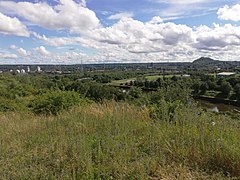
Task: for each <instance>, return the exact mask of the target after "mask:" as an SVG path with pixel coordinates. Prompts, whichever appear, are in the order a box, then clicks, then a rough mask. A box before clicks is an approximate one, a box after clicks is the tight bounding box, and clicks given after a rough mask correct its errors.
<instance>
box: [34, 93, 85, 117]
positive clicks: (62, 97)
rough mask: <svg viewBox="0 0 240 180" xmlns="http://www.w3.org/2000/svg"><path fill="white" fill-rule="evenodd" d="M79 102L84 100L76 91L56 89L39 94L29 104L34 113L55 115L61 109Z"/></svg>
mask: <svg viewBox="0 0 240 180" xmlns="http://www.w3.org/2000/svg"><path fill="white" fill-rule="evenodd" d="M80 102H84V100H82V99H81V98H80V96H79V94H78V93H76V92H74V91H60V90H57V91H49V92H47V93H45V94H42V95H39V96H38V97H37V98H36V99H35V100H34V101H33V102H32V103H31V105H30V106H31V107H32V110H33V112H34V113H36V114H48V115H49V114H53V115H57V114H58V113H59V112H61V111H62V110H67V109H69V108H70V107H72V106H73V105H76V104H79V103H80Z"/></svg>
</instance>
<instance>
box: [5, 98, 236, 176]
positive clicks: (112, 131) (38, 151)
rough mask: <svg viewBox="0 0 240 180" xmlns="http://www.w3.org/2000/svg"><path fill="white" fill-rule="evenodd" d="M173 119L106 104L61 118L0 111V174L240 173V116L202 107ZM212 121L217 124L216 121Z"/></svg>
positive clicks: (181, 113)
mask: <svg viewBox="0 0 240 180" xmlns="http://www.w3.org/2000/svg"><path fill="white" fill-rule="evenodd" d="M174 118H175V119H176V121H175V123H169V122H163V121H157V122H156V121H154V120H152V119H151V118H150V115H149V111H148V109H147V108H143V109H141V108H138V107H135V106H131V105H128V104H126V103H115V102H106V103H103V104H92V105H88V106H86V107H76V108H73V109H72V110H70V111H68V112H64V113H62V114H61V115H59V116H57V117H44V116H34V115H32V114H27V113H23V114H21V113H9V114H2V115H0V123H1V126H0V179H56V178H57V179H227V178H233V177H236V178H239V177H240V154H239V152H240V144H239V143H240V142H239V137H240V131H239V122H237V121H234V120H232V119H230V118H228V117H226V116H221V115H220V116H217V115H213V114H206V113H203V112H201V113H200V114H199V110H197V109H181V111H179V112H176V114H175V116H174ZM213 122H214V123H215V125H214V123H213Z"/></svg>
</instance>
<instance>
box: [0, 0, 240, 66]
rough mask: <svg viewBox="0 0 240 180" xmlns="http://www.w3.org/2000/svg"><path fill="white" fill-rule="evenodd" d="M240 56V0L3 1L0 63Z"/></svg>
mask: <svg viewBox="0 0 240 180" xmlns="http://www.w3.org/2000/svg"><path fill="white" fill-rule="evenodd" d="M200 56H207V57H211V58H215V59H219V60H228V61H233V60H240V0H14V1H9V0H0V64H13V63H15V64H16V63H18V64H23V63H24V64H26V63H27V64H33V63H38V64H39V63H44V64H46V63H51V64H56V63H61V64H74V63H81V62H83V63H103V62H105V63H108V62H109V63H110V62H111V63H114V62H116V63H119V62H171V61H181V62H186V61H193V60H194V59H197V58H199V57H200Z"/></svg>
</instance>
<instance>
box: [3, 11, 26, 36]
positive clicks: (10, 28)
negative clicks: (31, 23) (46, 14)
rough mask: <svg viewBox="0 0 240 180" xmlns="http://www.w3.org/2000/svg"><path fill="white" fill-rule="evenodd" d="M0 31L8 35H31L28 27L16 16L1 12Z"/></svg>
mask: <svg viewBox="0 0 240 180" xmlns="http://www.w3.org/2000/svg"><path fill="white" fill-rule="evenodd" d="M0 33H2V34H6V35H16V36H26V37H27V36H29V32H28V30H27V27H26V26H25V25H24V24H23V23H21V22H20V21H19V20H18V19H17V18H16V17H14V18H11V17H9V16H6V15H4V14H2V13H1V12H0Z"/></svg>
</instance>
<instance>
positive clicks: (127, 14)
mask: <svg viewBox="0 0 240 180" xmlns="http://www.w3.org/2000/svg"><path fill="white" fill-rule="evenodd" d="M123 17H133V13H132V12H121V13H117V14H113V15H111V16H109V17H108V19H110V20H119V19H122V18H123Z"/></svg>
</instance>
